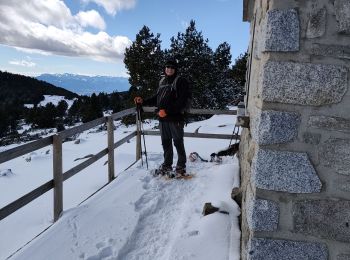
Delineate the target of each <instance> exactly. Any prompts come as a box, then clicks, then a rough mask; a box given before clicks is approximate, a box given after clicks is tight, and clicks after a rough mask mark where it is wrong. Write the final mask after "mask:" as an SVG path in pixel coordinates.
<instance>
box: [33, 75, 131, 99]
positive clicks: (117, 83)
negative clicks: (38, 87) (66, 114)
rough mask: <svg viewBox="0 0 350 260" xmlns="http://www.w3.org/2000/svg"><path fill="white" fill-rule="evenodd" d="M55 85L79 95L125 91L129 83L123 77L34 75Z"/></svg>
mask: <svg viewBox="0 0 350 260" xmlns="http://www.w3.org/2000/svg"><path fill="white" fill-rule="evenodd" d="M36 78H37V79H39V80H43V81H46V82H48V83H51V84H53V85H55V86H57V87H62V88H65V89H67V90H70V91H72V92H75V93H77V94H79V95H91V94H92V93H100V92H105V93H112V92H113V91H118V92H122V91H127V90H129V88H130V84H129V82H128V79H127V78H124V77H108V76H84V75H76V74H69V73H65V74H42V75H40V76H38V77H36Z"/></svg>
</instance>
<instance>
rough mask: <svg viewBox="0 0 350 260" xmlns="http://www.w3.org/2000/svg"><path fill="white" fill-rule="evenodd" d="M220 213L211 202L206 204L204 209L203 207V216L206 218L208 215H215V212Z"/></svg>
mask: <svg viewBox="0 0 350 260" xmlns="http://www.w3.org/2000/svg"><path fill="white" fill-rule="evenodd" d="M217 211H219V208H217V207H214V206H213V205H211V203H210V202H206V203H205V204H204V207H203V213H202V214H203V216H206V215H209V214H213V213H215V212H217Z"/></svg>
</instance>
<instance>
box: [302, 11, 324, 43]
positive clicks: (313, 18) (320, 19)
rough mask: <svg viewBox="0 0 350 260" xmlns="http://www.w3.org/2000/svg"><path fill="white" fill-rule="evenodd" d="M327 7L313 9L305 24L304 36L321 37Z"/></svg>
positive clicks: (310, 37)
mask: <svg viewBox="0 0 350 260" xmlns="http://www.w3.org/2000/svg"><path fill="white" fill-rule="evenodd" d="M326 16H327V9H326V7H323V8H321V9H318V10H315V12H314V13H312V14H311V15H310V20H309V22H308V24H307V29H306V37H307V38H309V39H312V38H317V37H321V36H323V35H324V34H325V32H326V21H327V17H326Z"/></svg>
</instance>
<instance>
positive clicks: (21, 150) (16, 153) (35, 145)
mask: <svg viewBox="0 0 350 260" xmlns="http://www.w3.org/2000/svg"><path fill="white" fill-rule="evenodd" d="M50 144H52V136H49V137H45V138H42V139H40V140H36V141H33V142H30V143H27V144H24V145H21V146H17V147H15V148H12V149H9V150H7V151H4V152H1V153H0V163H4V162H7V161H10V160H12V159H15V158H17V157H20V156H22V155H25V154H27V153H30V152H33V151H35V150H38V149H40V148H43V147H45V146H48V145H50Z"/></svg>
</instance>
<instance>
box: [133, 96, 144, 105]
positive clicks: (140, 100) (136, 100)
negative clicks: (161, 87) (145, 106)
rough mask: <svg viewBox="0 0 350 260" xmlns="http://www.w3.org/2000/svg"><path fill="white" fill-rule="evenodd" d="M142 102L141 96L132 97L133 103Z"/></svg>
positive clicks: (139, 103) (138, 103)
mask: <svg viewBox="0 0 350 260" xmlns="http://www.w3.org/2000/svg"><path fill="white" fill-rule="evenodd" d="M142 102H143V99H142V97H135V98H134V103H135V105H141V104H142Z"/></svg>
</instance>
